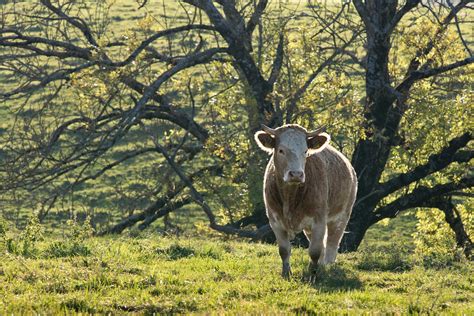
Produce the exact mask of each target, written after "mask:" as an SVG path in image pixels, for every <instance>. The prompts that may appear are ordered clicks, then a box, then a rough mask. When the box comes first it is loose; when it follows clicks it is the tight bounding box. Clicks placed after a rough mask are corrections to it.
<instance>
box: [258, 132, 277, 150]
mask: <svg viewBox="0 0 474 316" xmlns="http://www.w3.org/2000/svg"><path fill="white" fill-rule="evenodd" d="M255 141H256V142H257V144H258V147H260V148H261V149H262V150H263V151H266V152H267V153H270V154H271V153H272V152H273V148H275V137H273V136H272V135H270V134H268V133H265V132H264V131H258V132H256V133H255Z"/></svg>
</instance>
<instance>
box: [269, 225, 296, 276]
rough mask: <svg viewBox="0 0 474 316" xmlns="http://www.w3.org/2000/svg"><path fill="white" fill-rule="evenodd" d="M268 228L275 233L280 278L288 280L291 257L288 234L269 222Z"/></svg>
mask: <svg viewBox="0 0 474 316" xmlns="http://www.w3.org/2000/svg"><path fill="white" fill-rule="evenodd" d="M270 226H271V228H272V230H273V232H274V233H275V237H276V240H277V243H278V252H279V253H280V257H281V262H282V268H281V276H282V277H284V278H285V279H289V278H290V276H291V267H290V255H291V243H290V238H289V236H288V233H287V232H286V231H285V230H284V229H283V228H281V227H280V225H278V224H277V223H275V222H273V223H272V222H270Z"/></svg>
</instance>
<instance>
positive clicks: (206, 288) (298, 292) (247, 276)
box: [0, 235, 474, 314]
mask: <svg viewBox="0 0 474 316" xmlns="http://www.w3.org/2000/svg"><path fill="white" fill-rule="evenodd" d="M61 243H66V244H67V243H68V241H67V240H66V241H65V240H64V239H61V238H48V239H47V240H46V241H43V242H41V243H40V244H39V245H37V251H36V254H35V255H34V256H30V257H24V256H17V255H13V254H10V253H6V252H5V253H3V254H2V255H1V266H0V285H1V286H0V314H3V313H15V314H20V313H27V314H29V313H39V312H42V313H60V312H68V313H70V312H81V313H113V314H115V313H118V312H138V313H144V314H151V313H191V312H196V313H204V312H214V313H222V312H227V313H233V314H236V313H260V314H261V313H265V314H267V313H304V314H313V313H321V312H337V313H346V312H349V313H353V314H359V313H362V312H384V313H397V314H398V313H440V312H446V313H464V314H472V313H474V304H473V302H474V286H473V281H474V265H473V264H472V263H464V264H454V265H451V266H448V267H446V268H443V269H427V268H423V267H421V266H418V265H417V264H416V263H415V261H413V259H412V258H411V257H410V256H405V255H403V254H402V253H400V249H399V248H397V247H392V248H391V251H387V249H386V248H383V247H382V248H380V247H379V248H371V249H369V248H366V249H365V250H362V251H360V252H358V253H354V254H343V255H340V256H339V257H338V263H337V264H335V265H333V266H331V267H329V268H327V269H323V270H321V271H319V272H318V274H317V276H316V281H313V282H310V281H309V275H308V273H307V271H306V267H307V264H308V260H309V259H308V256H307V254H306V251H305V250H304V249H294V250H293V255H292V264H293V272H294V274H293V277H292V279H291V280H290V281H286V280H283V279H282V278H281V277H280V259H279V257H278V251H277V247H276V246H274V245H264V244H258V243H247V242H242V241H237V240H223V239H222V238H219V239H206V240H203V239H199V238H196V237H186V238H181V239H176V238H169V237H167V238H165V237H158V236H151V235H142V236H138V237H136V238H131V237H125V236H123V237H118V238H117V237H115V238H112V237H103V238H91V239H87V240H86V241H85V243H84V245H82V246H83V247H85V248H86V251H84V249H83V250H82V251H81V249H79V250H78V249H76V248H74V249H70V251H68V249H69V248H68V247H62V248H61V247H59V246H58V245H60V244H61ZM58 247H59V248H60V251H56V252H54V249H57V248H58Z"/></svg>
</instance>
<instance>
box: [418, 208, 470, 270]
mask: <svg viewBox="0 0 474 316" xmlns="http://www.w3.org/2000/svg"><path fill="white" fill-rule="evenodd" d="M468 207H469V205H466V206H465V205H456V209H457V210H458V212H459V214H460V215H461V218H462V220H463V223H464V225H465V229H466V231H467V233H468V234H469V235H471V234H472V232H473V231H474V214H472V212H468V211H467V208H468ZM416 215H417V217H418V224H417V231H416V232H415V234H414V235H413V237H414V239H415V258H416V260H417V261H418V262H419V263H421V264H423V265H424V266H425V267H434V268H442V267H446V266H450V265H452V264H453V263H455V262H459V261H463V260H465V257H464V256H463V254H462V249H459V248H458V247H457V245H456V241H455V236H454V232H453V231H452V230H451V228H450V227H449V225H448V224H447V223H446V222H445V219H444V213H443V212H441V211H439V210H436V209H431V210H427V209H423V210H420V211H418V212H417V213H416Z"/></svg>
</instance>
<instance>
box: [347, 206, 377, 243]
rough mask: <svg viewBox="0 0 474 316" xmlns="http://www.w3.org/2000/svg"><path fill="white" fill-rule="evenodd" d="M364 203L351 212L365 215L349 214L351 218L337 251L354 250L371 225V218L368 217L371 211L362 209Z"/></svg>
mask: <svg viewBox="0 0 474 316" xmlns="http://www.w3.org/2000/svg"><path fill="white" fill-rule="evenodd" d="M364 207H366V205H361V206H356V207H354V209H353V210H352V214H367V215H366V216H361V215H359V216H351V219H350V221H349V223H348V225H347V227H346V231H345V233H344V237H343V238H342V241H341V244H340V246H339V252H353V251H356V250H357V249H358V248H359V246H360V244H361V242H362V239H364V236H365V233H366V232H367V230H368V229H369V227H370V226H371V225H372V219H371V217H370V213H371V211H367V209H364Z"/></svg>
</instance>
